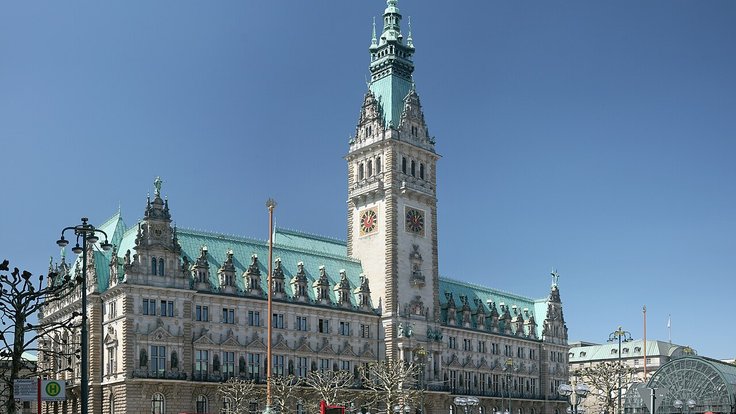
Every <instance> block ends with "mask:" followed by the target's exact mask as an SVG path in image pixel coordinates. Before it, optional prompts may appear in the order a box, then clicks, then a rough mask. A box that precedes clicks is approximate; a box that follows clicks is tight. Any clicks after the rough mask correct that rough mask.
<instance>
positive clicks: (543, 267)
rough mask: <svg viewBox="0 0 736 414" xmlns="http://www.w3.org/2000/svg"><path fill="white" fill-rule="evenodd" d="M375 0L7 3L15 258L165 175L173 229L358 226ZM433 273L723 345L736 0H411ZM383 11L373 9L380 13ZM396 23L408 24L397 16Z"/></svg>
mask: <svg viewBox="0 0 736 414" xmlns="http://www.w3.org/2000/svg"><path fill="white" fill-rule="evenodd" d="M384 7H385V3H384V2H383V1H380V0H375V1H360V2H357V1H340V2H336V1H332V2H316V1H309V2H307V1H218V2H201V1H178V0H177V1H173V0H172V1H157V2H148V1H127V2H102V3H101V2H93V1H89V2H63V3H62V2H46V1H38V2H3V3H0V56H1V58H0V59H1V60H0V143H1V144H0V145H1V147H0V148H2V151H1V153H2V168H3V173H2V174H1V175H0V180H2V181H1V182H2V190H3V201H4V203H3V207H2V210H1V214H0V228H1V229H2V230H1V231H0V256H1V257H7V258H8V259H10V260H11V261H12V262H13V264H15V265H18V266H22V267H24V268H27V269H29V270H31V271H33V272H35V273H45V272H46V269H47V266H48V260H49V256H50V255H58V250H57V249H56V247H55V244H54V241H55V240H56V239H57V238H58V236H59V231H60V229H61V228H62V227H64V226H68V225H73V224H76V223H77V222H78V221H79V218H80V217H81V216H83V215H87V216H89V217H90V218H91V220H92V221H93V222H96V223H100V222H102V221H104V220H105V219H107V218H108V217H109V216H110V215H112V214H113V213H114V212H115V211H116V210H117V208H118V206H119V205H120V206H122V211H123V214H124V216H125V217H126V220H127V222H128V224H129V225H130V224H132V223H134V222H135V220H136V219H138V218H139V217H140V216H141V215H142V213H143V208H144V205H145V197H146V193H147V192H151V191H152V190H153V186H152V181H153V178H154V177H155V176H157V175H160V176H161V177H162V178H163V180H164V186H163V193H164V194H166V195H168V197H169V201H170V205H171V209H172V212H173V216H174V219H175V220H176V222H177V224H178V225H179V226H182V227H188V228H197V229H206V230H210V231H218V232H225V233H233V234H239V235H246V236H251V237H258V238H262V239H266V238H267V233H268V217H267V211H266V208H265V201H266V199H267V198H268V197H274V198H275V199H276V200H277V201H278V203H279V205H278V207H277V210H276V223H277V225H279V226H282V227H288V228H294V229H299V230H303V231H307V232H311V233H317V234H321V235H326V236H332V237H338V238H341V239H344V238H345V236H346V203H345V200H346V198H347V185H346V184H347V183H346V165H345V161H344V159H343V158H342V157H343V156H344V155H345V154H346V152H347V149H348V145H347V141H348V137H349V135H351V134H353V133H354V130H355V124H356V122H357V119H358V111H359V108H360V104H361V102H362V97H363V94H364V93H365V91H366V85H365V79H366V76H367V74H368V63H369V59H368V58H369V56H368V50H367V49H368V46H369V45H370V28H371V26H370V25H371V19H372V17H373V16H377V17H380V15H381V14H382V12H383V8H384ZM399 7H400V9H401V11H402V13H403V15H404V17H405V20H404V28H406V17H407V16H411V18H412V25H413V38H414V44H415V46H416V48H417V52H416V55H415V63H416V72H415V77H414V79H415V81H416V84H417V90H418V92H419V95H420V97H421V99H422V104H423V107H424V111H425V116H426V119H427V122H428V124H429V128H430V133H431V134H432V135H434V136H435V137H436V140H437V150H438V152H439V153H440V154H441V155H442V156H443V158H442V159H441V160H440V163H439V166H438V194H439V202H438V208H439V223H438V228H439V248H440V259H439V263H440V273H441V274H442V275H444V276H448V277H452V278H455V279H461V280H466V281H471V282H474V283H479V284H483V285H489V286H492V287H495V288H499V289H502V290H506V291H510V292H514V293H518V294H523V295H526V296H532V297H543V296H545V295H546V294H547V293H548V290H549V284H550V277H549V272H550V270H551V268H552V267H555V268H557V269H558V271H559V272H560V274H561V277H560V289H561V293H562V299H563V302H564V305H565V317H566V319H567V324H568V327H569V330H570V339H571V340H587V341H605V340H606V339H607V338H608V334H609V333H610V332H612V331H614V330H615V329H616V327H617V326H618V325H622V326H623V327H624V329H626V330H629V331H631V333H632V334H633V335H634V337H637V338H640V337H641V336H642V313H641V307H642V305H644V304H646V305H647V308H648V315H649V320H648V327H649V331H648V337H649V338H658V339H661V340H667V338H668V330H667V327H666V324H667V318H668V315H669V314H671V315H672V340H673V342H676V343H681V344H687V345H690V346H692V347H694V348H695V349H697V350H698V351H699V353H700V354H702V355H707V356H711V357H716V358H733V357H735V356H736V350H734V349H733V347H731V346H730V345H729V344H730V343H733V342H734V341H736V333H735V332H736V331H734V329H732V327H731V325H732V318H733V315H734V307H733V304H732V303H733V302H731V300H732V298H733V292H734V287H736V282H735V280H736V278H734V270H733V269H734V265H733V258H734V251H736V192H735V191H734V185H733V183H734V181H736V162H734V154H736V140H735V139H734V137H736V54H734V46H733V45H734V39H736V25H734V24H733V22H734V21H735V20H736V3H735V2H733V1H716V0H713V1H680V0H678V1H671V0H661V1H660V0H652V1H648V2H640V1H633V0H632V1H607V2H604V1H590V0H580V1H574V0H569V1H533V0H529V1H463V0H454V1H451V2H449V1H444V2H440V1H426V0H425V1H421V2H419V1H417V0H401V1H400V3H399ZM379 29H380V18H379ZM404 31H405V32H406V29H404Z"/></svg>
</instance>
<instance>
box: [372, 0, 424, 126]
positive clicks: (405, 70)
mask: <svg viewBox="0 0 736 414" xmlns="http://www.w3.org/2000/svg"><path fill="white" fill-rule="evenodd" d="M397 5H398V1H396V0H388V1H387V2H386V10H385V11H384V14H383V31H382V32H381V37H380V39H376V29H375V21H374V23H373V31H372V37H371V46H370V48H369V50H370V52H371V64H370V71H371V82H370V84H369V86H368V88H369V89H370V90H371V91H372V92H373V94H374V95H375V97H376V99H377V100H378V102H379V104H380V106H381V112H382V113H383V117H384V124H385V125H386V126H393V127H398V126H399V121H400V120H401V113H402V111H403V109H404V98H406V96H407V95H408V94H409V91H410V90H411V88H412V84H413V80H412V76H411V75H412V73H413V72H414V63H413V62H412V55H413V54H414V46H413V42H411V41H409V42H408V44H404V38H403V35H402V34H401V14H399V8H398V7H397Z"/></svg>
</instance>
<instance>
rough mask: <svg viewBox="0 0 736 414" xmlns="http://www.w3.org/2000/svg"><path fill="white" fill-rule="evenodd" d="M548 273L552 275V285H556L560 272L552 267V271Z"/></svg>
mask: <svg viewBox="0 0 736 414" xmlns="http://www.w3.org/2000/svg"><path fill="white" fill-rule="evenodd" d="M550 275H552V287H556V286H557V282H558V281H559V280H560V274H559V273H557V269H555V268H552V273H550Z"/></svg>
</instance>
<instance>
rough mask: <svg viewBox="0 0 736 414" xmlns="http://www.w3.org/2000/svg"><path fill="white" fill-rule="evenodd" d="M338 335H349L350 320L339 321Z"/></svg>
mask: <svg viewBox="0 0 736 414" xmlns="http://www.w3.org/2000/svg"><path fill="white" fill-rule="evenodd" d="M340 335H343V336H349V335H350V322H340Z"/></svg>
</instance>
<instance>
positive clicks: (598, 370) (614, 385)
mask: <svg viewBox="0 0 736 414" xmlns="http://www.w3.org/2000/svg"><path fill="white" fill-rule="evenodd" d="M634 373H635V370H634V369H633V368H631V367H629V366H627V365H624V364H622V363H619V362H618V361H615V362H612V361H605V362H601V363H599V364H595V365H593V366H590V367H585V368H581V369H578V370H575V371H573V372H572V375H573V376H576V377H578V378H580V379H581V380H582V381H583V382H584V383H586V384H588V386H589V387H590V394H589V395H588V399H593V400H594V401H595V404H596V406H597V407H598V409H599V411H600V412H604V413H615V412H616V405H618V404H620V402H618V395H619V393H618V387H619V375H620V376H621V387H622V388H623V389H627V388H628V387H629V385H631V383H632V382H634Z"/></svg>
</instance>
